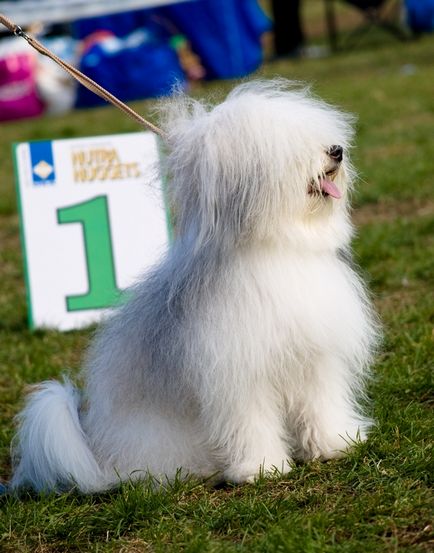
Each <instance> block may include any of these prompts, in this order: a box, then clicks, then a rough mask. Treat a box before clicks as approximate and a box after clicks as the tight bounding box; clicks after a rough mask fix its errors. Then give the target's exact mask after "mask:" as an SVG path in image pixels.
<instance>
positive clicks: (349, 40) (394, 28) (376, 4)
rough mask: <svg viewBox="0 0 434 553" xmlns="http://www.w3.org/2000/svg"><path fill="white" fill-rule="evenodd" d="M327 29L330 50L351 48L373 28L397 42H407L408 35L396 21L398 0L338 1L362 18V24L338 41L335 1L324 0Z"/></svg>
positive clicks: (399, 2) (399, 5) (399, 3)
mask: <svg viewBox="0 0 434 553" xmlns="http://www.w3.org/2000/svg"><path fill="white" fill-rule="evenodd" d="M324 1H325V9H326V21H327V29H328V35H329V41H330V47H331V49H332V50H335V51H336V50H341V49H343V48H351V47H352V46H354V45H355V44H356V43H357V42H358V41H359V40H360V39H361V37H362V36H363V35H365V34H366V33H367V32H369V31H370V30H371V29H372V28H373V27H380V28H381V29H384V30H385V31H387V32H389V33H391V34H392V35H393V36H394V37H395V38H397V39H398V40H407V39H408V34H407V33H406V32H405V31H404V29H403V27H402V26H401V25H400V23H399V21H397V17H396V12H397V10H399V9H400V8H401V1H400V0H339V1H340V2H342V3H344V4H348V5H350V6H352V7H354V8H355V9H356V10H358V11H359V12H360V13H361V14H362V15H363V18H364V24H363V25H361V26H359V27H358V28H357V29H355V30H353V31H351V32H350V33H349V34H348V35H347V36H346V38H345V40H339V36H338V29H337V23H336V12H335V0H324Z"/></svg>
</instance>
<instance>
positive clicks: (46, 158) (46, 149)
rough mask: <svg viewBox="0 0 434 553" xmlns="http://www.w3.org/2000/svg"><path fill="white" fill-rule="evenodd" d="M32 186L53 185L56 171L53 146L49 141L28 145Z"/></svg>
mask: <svg viewBox="0 0 434 553" xmlns="http://www.w3.org/2000/svg"><path fill="white" fill-rule="evenodd" d="M30 158H31V160H32V177H33V184H35V185H44V184H54V183H55V181H56V171H55V168H54V160H53V146H52V142H51V141H50V140H47V141H43V142H31V143H30Z"/></svg>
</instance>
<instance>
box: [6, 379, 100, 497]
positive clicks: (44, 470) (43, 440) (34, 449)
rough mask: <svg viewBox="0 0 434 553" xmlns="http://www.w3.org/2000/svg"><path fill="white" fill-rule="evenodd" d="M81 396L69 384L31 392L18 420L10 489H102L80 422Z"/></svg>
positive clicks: (47, 384) (48, 385)
mask: <svg viewBox="0 0 434 553" xmlns="http://www.w3.org/2000/svg"><path fill="white" fill-rule="evenodd" d="M79 408H80V393H79V391H78V390H77V389H76V388H74V386H73V385H72V384H71V382H69V380H66V379H65V381H64V383H63V384H61V383H60V382H55V381H50V382H43V383H42V384H40V385H38V386H37V387H35V389H34V391H33V392H31V394H30V395H29V397H28V400H27V404H26V406H25V408H24V409H23V411H22V412H21V413H20V414H19V415H18V422H19V428H18V433H17V436H16V438H15V442H14V444H13V447H12V458H13V463H14V464H15V466H16V468H15V471H14V475H13V478H12V481H11V483H10V489H12V490H16V489H18V488H33V489H35V490H36V491H53V490H56V491H61V490H65V489H70V488H73V487H76V488H78V490H80V491H81V492H84V493H90V492H95V491H99V490H102V489H104V488H105V487H106V486H105V478H104V475H103V472H102V471H101V469H100V467H99V466H98V463H97V461H96V459H95V457H94V455H93V453H92V451H91V450H90V448H89V445H88V444H87V439H86V435H85V433H84V431H83V429H82V427H81V424H80V420H79Z"/></svg>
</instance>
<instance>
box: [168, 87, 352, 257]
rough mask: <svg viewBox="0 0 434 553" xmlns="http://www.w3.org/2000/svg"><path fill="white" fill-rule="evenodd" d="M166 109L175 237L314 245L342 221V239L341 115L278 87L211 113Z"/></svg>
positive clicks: (344, 131)
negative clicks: (167, 113) (180, 234)
mask: <svg viewBox="0 0 434 553" xmlns="http://www.w3.org/2000/svg"><path fill="white" fill-rule="evenodd" d="M169 109H170V116H169V117H168V119H167V121H166V129H167V133H168V142H169V146H170V150H171V151H170V154H169V158H168V161H169V171H170V176H171V179H172V186H171V192H172V196H173V197H174V205H175V211H176V213H177V224H178V227H179V232H180V233H182V234H189V235H192V236H195V239H197V241H198V242H200V243H203V242H204V241H209V240H214V239H215V240H226V241H228V240H229V241H230V242H232V243H246V242H249V241H250V242H251V241H252V240H253V241H258V240H270V239H285V238H291V237H292V238H291V239H292V240H294V237H295V236H298V237H299V238H297V240H299V241H300V240H302V241H303V240H306V239H308V233H310V234H311V236H312V240H317V236H316V235H320V234H323V235H325V234H327V232H328V230H327V229H328V228H330V229H334V226H336V222H338V221H341V223H342V224H341V225H340V227H341V228H340V232H341V235H342V236H341V238H344V235H346V236H345V240H347V239H348V237H349V230H348V229H349V225H348V222H347V216H346V213H347V198H348V191H349V188H350V185H351V181H352V176H353V171H352V169H351V166H350V164H349V159H348V149H349V147H350V141H351V138H352V134H353V133H352V128H351V124H350V117H349V116H348V115H345V114H343V113H341V112H339V111H338V110H336V109H334V108H332V107H330V106H329V105H327V104H325V103H324V102H322V101H320V100H317V99H314V98H312V97H311V95H310V94H309V92H308V91H307V90H306V89H301V88H300V87H298V88H297V87H295V86H294V85H291V84H290V83H287V82H284V81H280V80H279V81H269V82H262V81H259V82H258V81H254V82H252V83H248V84H243V85H241V86H238V87H237V88H235V89H234V90H233V91H232V92H231V94H229V96H228V97H227V99H226V100H225V101H224V102H223V103H221V104H219V105H217V106H216V107H213V108H207V107H206V106H204V105H203V104H201V103H199V102H195V101H191V100H186V99H185V98H178V99H175V100H174V101H173V102H172V104H171V107H170V108H169ZM333 221H335V222H333ZM344 225H346V226H345V229H344ZM344 230H346V232H344ZM338 231H339V229H337V228H336V232H334V235H336V233H337V232H338ZM301 236H302V237H304V238H300V237H301ZM339 245H341V244H338V243H336V246H339Z"/></svg>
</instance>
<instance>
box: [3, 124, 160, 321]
mask: <svg viewBox="0 0 434 553" xmlns="http://www.w3.org/2000/svg"><path fill="white" fill-rule="evenodd" d="M157 141H158V138H157V137H156V136H155V135H153V134H152V133H149V132H139V133H130V134H123V135H111V136H98V137H92V138H77V139H67V140H53V141H38V142H26V143H20V144H16V145H15V147H14V152H15V166H16V174H17V189H18V198H19V206H20V223H21V236H22V244H23V252H24V260H25V273H26V286H27V296H28V308H29V324H30V327H31V328H40V327H45V328H56V329H60V330H71V329H74V328H80V327H83V326H87V325H89V324H91V323H94V322H97V321H99V320H100V319H101V318H102V317H103V316H105V315H106V314H107V312H108V311H109V310H110V306H112V305H114V304H115V303H117V302H119V301H122V300H121V297H122V291H123V290H125V289H126V288H128V287H129V286H130V285H132V284H133V283H134V282H135V280H136V279H137V278H138V277H139V276H140V275H141V274H142V273H143V272H144V271H146V269H148V268H149V267H150V266H152V265H153V264H154V263H155V262H157V260H158V259H159V257H160V256H161V255H162V254H163V253H164V251H165V250H166V248H167V246H168V237H169V227H168V225H169V223H168V217H167V213H166V209H165V204H164V194H163V186H162V183H161V179H160V175H159V169H158V168H159V150H158V142H157Z"/></svg>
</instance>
